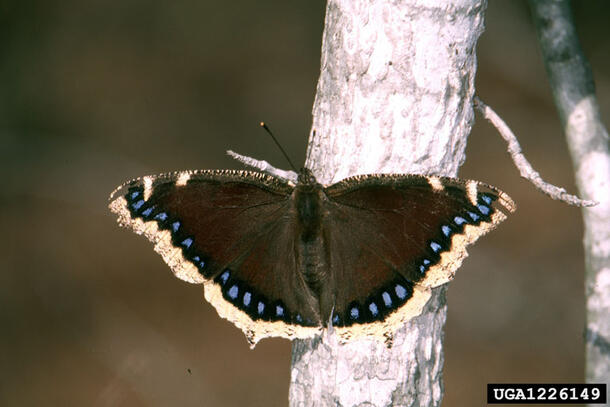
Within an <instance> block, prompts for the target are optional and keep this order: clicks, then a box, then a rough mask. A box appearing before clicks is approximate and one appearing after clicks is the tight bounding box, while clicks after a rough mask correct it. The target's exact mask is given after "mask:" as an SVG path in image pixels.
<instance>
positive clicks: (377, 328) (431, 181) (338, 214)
mask: <svg viewBox="0 0 610 407" xmlns="http://www.w3.org/2000/svg"><path fill="white" fill-rule="evenodd" d="M325 194H326V196H327V197H328V204H327V209H328V213H329V216H327V218H326V219H325V223H324V226H323V227H324V233H325V236H326V239H327V241H326V245H327V247H328V249H327V250H328V252H329V253H330V269H331V270H332V272H331V273H330V278H329V282H328V290H327V293H326V295H325V296H323V297H322V298H323V301H322V305H323V306H322V310H321V314H322V316H323V317H324V315H330V313H331V311H332V312H333V318H332V320H333V321H334V322H335V325H337V326H338V327H337V331H338V333H339V335H340V336H341V337H342V338H344V339H349V338H351V337H356V336H379V337H386V338H387V337H388V336H389V335H391V333H392V332H393V331H395V330H396V329H397V328H398V327H399V326H400V325H401V324H402V323H404V322H405V321H407V320H409V319H410V318H412V317H413V316H416V315H419V314H420V313H421V310H422V308H423V306H424V305H425V303H426V302H427V300H428V298H429V296H430V292H429V291H430V288H432V287H436V286H439V285H441V284H444V283H446V282H448V281H450V280H451V279H452V278H453V276H454V273H455V271H456V269H457V268H458V267H459V266H460V265H461V263H462V260H463V259H464V258H465V257H466V256H467V252H466V246H467V245H468V244H470V243H472V242H474V241H475V240H476V239H478V238H479V237H480V236H482V235H483V234H485V233H487V232H488V231H489V230H491V229H493V228H494V227H495V226H496V225H497V224H498V223H499V222H501V221H502V220H504V219H505V218H506V215H505V213H504V212H512V211H513V210H514V203H513V202H512V200H510V198H509V197H508V196H507V195H506V194H504V193H502V192H501V191H499V190H497V189H495V188H493V187H490V186H488V185H485V184H482V183H478V182H475V181H463V180H459V179H453V178H443V177H425V176H417V175H406V176H404V175H371V176H356V177H352V178H348V179H345V180H343V181H340V182H339V183H336V184H333V185H332V186H330V187H328V188H326V189H325ZM333 300H334V301H333ZM325 304H330V305H331V306H332V308H329V307H328V306H327V307H324V305H325Z"/></svg>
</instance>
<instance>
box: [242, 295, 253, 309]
mask: <svg viewBox="0 0 610 407" xmlns="http://www.w3.org/2000/svg"><path fill="white" fill-rule="evenodd" d="M251 299H252V294H250V292H249V291H246V293H245V294H244V305H245V306H246V307H249V306H250V300H251Z"/></svg>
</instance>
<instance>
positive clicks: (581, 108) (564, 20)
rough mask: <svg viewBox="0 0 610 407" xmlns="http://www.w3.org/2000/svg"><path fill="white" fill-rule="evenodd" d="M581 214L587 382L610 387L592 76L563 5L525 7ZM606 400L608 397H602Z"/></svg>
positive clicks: (559, 0)
mask: <svg viewBox="0 0 610 407" xmlns="http://www.w3.org/2000/svg"><path fill="white" fill-rule="evenodd" d="M530 7H531V9H532V16H533V18H534V22H535V25H536V29H537V31H538V37H539V42H540V47H541V49H542V54H543V57H544V62H545V65H546V69H547V73H548V76H549V81H550V84H551V89H552V91H553V96H554V99H555V104H556V106H557V109H558V111H559V117H560V119H561V123H562V125H563V127H564V129H565V133H566V137H567V140H568V146H569V148H570V154H571V156H572V161H573V164H574V170H575V177H576V183H577V185H578V189H579V191H580V195H581V196H582V197H583V198H584V199H590V200H594V201H597V202H598V203H599V204H598V205H596V206H593V207H590V208H583V210H582V211H583V219H584V225H585V235H584V249H585V262H586V275H585V294H586V298H587V328H586V334H585V335H586V378H587V381H589V382H598V383H600V382H601V383H608V382H609V381H610V154H609V148H608V132H607V131H606V128H605V127H604V125H603V123H602V122H601V119H600V115H599V108H598V104H597V98H596V96H595V86H594V83H593V75H592V74H591V69H590V67H589V63H588V62H587V59H586V58H585V56H584V55H583V53H582V49H581V47H580V43H579V40H578V36H577V34H576V30H575V28H574V22H573V20H572V14H571V10H570V5H569V3H568V2H567V1H565V0H544V1H534V0H531V1H530ZM607 397H608V398H609V399H610V394H608V395H607Z"/></svg>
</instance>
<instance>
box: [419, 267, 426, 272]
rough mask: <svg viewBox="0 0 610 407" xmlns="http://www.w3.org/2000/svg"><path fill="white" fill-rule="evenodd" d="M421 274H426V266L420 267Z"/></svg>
mask: <svg viewBox="0 0 610 407" xmlns="http://www.w3.org/2000/svg"><path fill="white" fill-rule="evenodd" d="M419 272H420V273H422V274H424V273H425V272H426V268H425V267H424V266H419Z"/></svg>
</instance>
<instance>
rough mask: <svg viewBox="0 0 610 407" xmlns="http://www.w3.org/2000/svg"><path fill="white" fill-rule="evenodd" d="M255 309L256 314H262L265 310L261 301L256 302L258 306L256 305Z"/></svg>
mask: <svg viewBox="0 0 610 407" xmlns="http://www.w3.org/2000/svg"><path fill="white" fill-rule="evenodd" d="M256 311H258V315H263V312H264V311H265V304H264V303H263V302H262V301H259V302H258V306H257V307H256Z"/></svg>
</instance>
